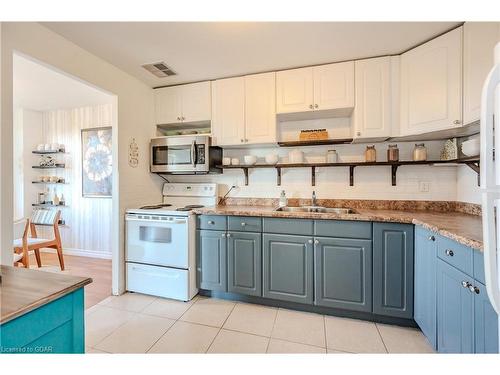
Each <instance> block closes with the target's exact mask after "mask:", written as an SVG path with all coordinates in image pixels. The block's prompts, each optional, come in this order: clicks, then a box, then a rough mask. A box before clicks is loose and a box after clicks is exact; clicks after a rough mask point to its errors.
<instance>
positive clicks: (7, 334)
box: [0, 288, 85, 354]
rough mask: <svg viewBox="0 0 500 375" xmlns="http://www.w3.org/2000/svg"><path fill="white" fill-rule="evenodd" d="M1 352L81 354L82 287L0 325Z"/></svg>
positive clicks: (82, 330) (82, 348) (83, 335)
mask: <svg viewBox="0 0 500 375" xmlns="http://www.w3.org/2000/svg"><path fill="white" fill-rule="evenodd" d="M0 331H1V332H0V353H75V354H79V353H84V352H85V328H84V298H83V288H80V289H78V290H76V291H74V292H72V293H70V294H67V295H65V296H63V297H61V298H58V299H56V300H55V301H52V302H50V303H48V304H46V305H43V306H41V307H39V308H37V309H35V310H33V311H30V312H28V313H26V314H24V315H21V316H19V317H18V318H16V319H13V320H11V321H9V322H7V323H4V324H2V325H1V326H0Z"/></svg>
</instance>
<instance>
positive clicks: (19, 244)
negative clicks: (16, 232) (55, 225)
mask: <svg viewBox="0 0 500 375" xmlns="http://www.w3.org/2000/svg"><path fill="white" fill-rule="evenodd" d="M49 241H50V240H47V239H45V238H31V237H28V246H30V245H36V244H39V243H44V242H49ZM14 247H23V239H22V238H18V239H16V240H14Z"/></svg>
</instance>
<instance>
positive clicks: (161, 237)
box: [139, 226, 172, 243]
mask: <svg viewBox="0 0 500 375" xmlns="http://www.w3.org/2000/svg"><path fill="white" fill-rule="evenodd" d="M139 238H140V240H141V241H144V242H157V243H171V242H172V229H170V228H163V227H153V226H140V227H139Z"/></svg>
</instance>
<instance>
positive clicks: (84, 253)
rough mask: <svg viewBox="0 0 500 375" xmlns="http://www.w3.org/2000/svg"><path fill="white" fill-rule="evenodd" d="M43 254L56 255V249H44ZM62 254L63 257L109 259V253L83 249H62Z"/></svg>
mask: <svg viewBox="0 0 500 375" xmlns="http://www.w3.org/2000/svg"><path fill="white" fill-rule="evenodd" d="M42 252H43V253H54V254H55V253H56V249H49V248H45V249H42ZM63 254H65V255H74V256H79V257H88V258H100V259H111V258H112V256H111V253H108V252H102V251H95V250H84V249H74V248H70V247H65V248H63Z"/></svg>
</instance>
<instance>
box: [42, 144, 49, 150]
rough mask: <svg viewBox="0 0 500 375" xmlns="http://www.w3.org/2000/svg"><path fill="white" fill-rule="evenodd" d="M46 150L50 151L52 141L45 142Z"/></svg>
mask: <svg viewBox="0 0 500 375" xmlns="http://www.w3.org/2000/svg"><path fill="white" fill-rule="evenodd" d="M43 149H44V151H50V143H45V145H44V146H43Z"/></svg>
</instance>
